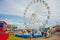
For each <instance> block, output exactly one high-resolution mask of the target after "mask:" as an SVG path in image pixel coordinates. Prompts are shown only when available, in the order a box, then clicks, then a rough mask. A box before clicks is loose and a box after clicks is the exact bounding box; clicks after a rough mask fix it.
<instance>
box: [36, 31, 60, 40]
mask: <svg viewBox="0 0 60 40" xmlns="http://www.w3.org/2000/svg"><path fill="white" fill-rule="evenodd" d="M37 40H60V32H56V33H54V34H53V35H52V36H51V37H50V38H46V39H45V38H38V39H37Z"/></svg>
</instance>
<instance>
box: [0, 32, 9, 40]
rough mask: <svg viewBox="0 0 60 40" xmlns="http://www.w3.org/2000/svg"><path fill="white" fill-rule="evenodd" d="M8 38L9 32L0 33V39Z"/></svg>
mask: <svg viewBox="0 0 60 40" xmlns="http://www.w3.org/2000/svg"><path fill="white" fill-rule="evenodd" d="M8 38H9V34H7V33H5V34H0V40H7V39H8Z"/></svg>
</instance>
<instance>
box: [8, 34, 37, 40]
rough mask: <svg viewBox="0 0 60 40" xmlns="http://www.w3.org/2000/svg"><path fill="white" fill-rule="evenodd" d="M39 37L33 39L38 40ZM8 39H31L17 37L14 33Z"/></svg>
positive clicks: (28, 39)
mask: <svg viewBox="0 0 60 40" xmlns="http://www.w3.org/2000/svg"><path fill="white" fill-rule="evenodd" d="M37 39H38V38H32V39H31V40H37ZM8 40H30V38H20V37H15V36H14V35H10V36H9V38H8Z"/></svg>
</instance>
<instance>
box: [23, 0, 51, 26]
mask: <svg viewBox="0 0 60 40" xmlns="http://www.w3.org/2000/svg"><path fill="white" fill-rule="evenodd" d="M50 14H51V12H50V7H49V6H48V4H47V3H46V2H45V1H44V0H32V1H31V2H30V3H29V4H28V5H27V6H26V9H25V10H24V21H25V22H24V24H25V25H26V23H27V20H25V18H27V17H28V18H29V19H30V21H31V20H32V22H33V23H35V22H37V23H38V24H39V23H41V22H42V23H43V26H44V27H45V26H46V24H48V20H49V19H50ZM27 15H28V16H27ZM42 20H43V21H42Z"/></svg>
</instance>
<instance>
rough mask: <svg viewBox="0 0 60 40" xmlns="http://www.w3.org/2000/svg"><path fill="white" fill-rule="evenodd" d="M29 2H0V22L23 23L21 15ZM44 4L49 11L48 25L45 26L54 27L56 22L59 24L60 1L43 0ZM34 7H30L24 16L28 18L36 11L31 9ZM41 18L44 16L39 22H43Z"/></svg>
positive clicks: (22, 0) (12, 0) (0, 0)
mask: <svg viewBox="0 0 60 40" xmlns="http://www.w3.org/2000/svg"><path fill="white" fill-rule="evenodd" d="M31 1H32V0H0V20H6V19H8V20H10V19H11V20H12V22H18V23H23V22H24V19H23V13H24V10H25V7H26V6H27V5H28V4H29V2H31ZM45 2H46V3H48V5H49V7H50V11H51V14H50V19H49V24H47V26H53V25H55V24H56V21H57V22H58V24H60V0H45ZM35 6H39V5H35ZM35 6H33V5H32V7H31V9H29V10H30V11H28V12H29V13H27V15H26V16H27V18H28V17H29V16H30V13H31V12H32V11H37V10H36V9H33V8H34V7H35ZM43 10H45V9H43ZM40 11H41V9H40ZM36 13H37V12H36ZM41 14H42V13H40V16H41ZM44 15H45V14H44ZM43 18H45V16H44V17H41V18H39V20H40V22H41V20H42V21H43ZM43 22H44V21H43ZM41 23H42V22H41Z"/></svg>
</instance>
